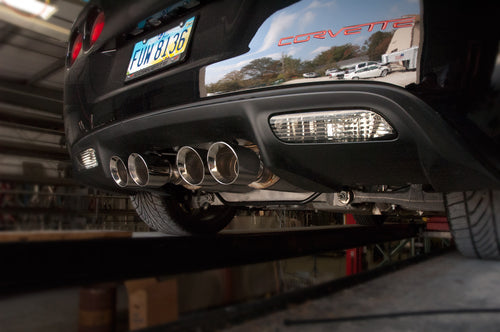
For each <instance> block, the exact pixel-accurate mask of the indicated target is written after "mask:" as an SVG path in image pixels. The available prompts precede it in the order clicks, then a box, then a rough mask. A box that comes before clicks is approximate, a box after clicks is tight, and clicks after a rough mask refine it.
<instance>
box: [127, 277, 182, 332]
mask: <svg viewBox="0 0 500 332" xmlns="http://www.w3.org/2000/svg"><path fill="white" fill-rule="evenodd" d="M125 287H126V288H127V293H128V299H129V300H128V301H129V328H130V330H131V331H133V330H138V329H142V328H146V327H151V326H155V325H161V324H166V323H168V322H172V321H175V320H177V319H178V318H179V307H178V294H177V280H176V279H169V280H165V281H158V280H157V279H155V278H147V279H137V280H129V281H126V282H125Z"/></svg>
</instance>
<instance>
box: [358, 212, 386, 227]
mask: <svg viewBox="0 0 500 332" xmlns="http://www.w3.org/2000/svg"><path fill="white" fill-rule="evenodd" d="M354 219H356V224H358V225H366V226H374V225H382V224H383V223H384V221H385V216H381V215H371V214H367V215H364V214H356V215H354Z"/></svg>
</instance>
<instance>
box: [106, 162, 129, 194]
mask: <svg viewBox="0 0 500 332" xmlns="http://www.w3.org/2000/svg"><path fill="white" fill-rule="evenodd" d="M109 170H110V172H111V177H112V178H113V180H114V181H115V183H116V184H117V185H118V186H119V187H121V188H125V187H126V186H127V185H128V184H129V179H128V171H127V166H125V163H124V162H123V160H121V158H120V157H117V156H113V157H111V159H110V160H109Z"/></svg>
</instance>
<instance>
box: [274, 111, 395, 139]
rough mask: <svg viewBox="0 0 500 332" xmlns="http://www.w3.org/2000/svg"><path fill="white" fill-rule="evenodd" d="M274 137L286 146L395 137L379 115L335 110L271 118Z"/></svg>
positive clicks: (391, 129) (368, 112)
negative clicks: (287, 144) (289, 144)
mask: <svg viewBox="0 0 500 332" xmlns="http://www.w3.org/2000/svg"><path fill="white" fill-rule="evenodd" d="M270 124H271V128H272V130H273V132H274V134H275V135H276V136H277V137H278V138H279V139H280V140H282V141H284V142H287V143H347V142H366V141H373V140H381V139H392V138H395V137H396V131H395V130H394V129H393V128H392V127H391V126H390V125H389V123H387V121H386V120H385V119H384V118H383V117H382V116H380V115H379V114H377V113H375V112H372V111H369V110H336V111H320V112H304V113H291V114H281V115H276V116H273V117H271V119H270Z"/></svg>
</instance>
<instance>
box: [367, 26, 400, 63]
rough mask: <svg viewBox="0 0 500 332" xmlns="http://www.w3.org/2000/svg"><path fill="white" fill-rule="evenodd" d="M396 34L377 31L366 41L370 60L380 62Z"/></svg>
mask: <svg viewBox="0 0 500 332" xmlns="http://www.w3.org/2000/svg"><path fill="white" fill-rule="evenodd" d="M393 34H394V32H383V31H377V32H375V33H374V34H373V35H371V36H370V38H368V39H367V40H366V41H365V47H366V54H367V55H368V58H369V59H370V60H374V61H380V58H381V56H382V54H385V53H386V51H387V47H389V44H390V43H391V39H392V35H393Z"/></svg>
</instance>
